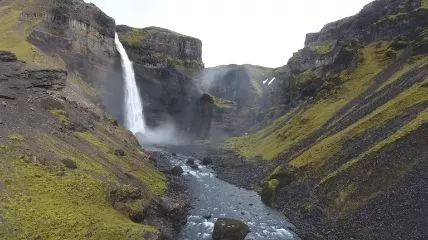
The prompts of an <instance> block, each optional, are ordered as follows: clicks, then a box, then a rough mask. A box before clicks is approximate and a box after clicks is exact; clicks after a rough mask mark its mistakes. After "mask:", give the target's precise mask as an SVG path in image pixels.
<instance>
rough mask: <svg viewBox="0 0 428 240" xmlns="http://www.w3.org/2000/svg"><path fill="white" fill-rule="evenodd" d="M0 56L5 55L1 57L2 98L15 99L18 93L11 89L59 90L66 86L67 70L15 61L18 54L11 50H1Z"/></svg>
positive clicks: (0, 96) (0, 92) (0, 91)
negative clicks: (45, 67) (40, 67)
mask: <svg viewBox="0 0 428 240" xmlns="http://www.w3.org/2000/svg"><path fill="white" fill-rule="evenodd" d="M0 56H3V57H2V58H0V62H2V71H0V81H1V82H2V85H1V86H2V88H1V89H0V98H4V99H11V100H13V99H15V98H16V94H15V93H13V92H12V91H11V90H10V89H23V88H40V89H44V90H55V91H59V90H62V89H63V88H64V87H65V83H66V80H67V71H65V70H54V69H37V68H36V67H32V66H28V65H25V64H24V63H22V62H20V61H17V60H15V61H13V59H16V56H15V55H14V54H13V53H10V52H5V51H0ZM2 79H4V82H3V81H2ZM14 80H15V81H14Z"/></svg>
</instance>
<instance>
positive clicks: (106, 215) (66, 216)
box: [0, 133, 166, 239]
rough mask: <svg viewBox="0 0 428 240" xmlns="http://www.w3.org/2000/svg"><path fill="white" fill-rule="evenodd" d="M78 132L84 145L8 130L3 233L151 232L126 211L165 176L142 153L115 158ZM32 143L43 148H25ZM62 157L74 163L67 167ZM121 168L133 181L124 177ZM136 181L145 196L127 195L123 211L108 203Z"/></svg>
mask: <svg viewBox="0 0 428 240" xmlns="http://www.w3.org/2000/svg"><path fill="white" fill-rule="evenodd" d="M78 136H81V137H82V138H83V139H85V141H88V142H87V144H88V146H87V148H85V147H83V146H82V145H81V144H82V142H79V141H78V142H75V143H73V144H69V143H66V142H64V141H63V140H61V139H59V138H56V137H53V136H49V135H47V134H44V133H32V134H29V135H22V134H11V135H10V138H9V139H10V140H9V141H8V142H7V143H4V144H2V145H1V147H0V162H1V164H0V165H1V167H0V181H1V182H2V184H3V185H2V188H1V189H0V190H1V192H2V194H1V196H2V197H1V198H0V206H1V207H0V216H2V218H3V219H4V220H5V221H6V224H5V225H4V226H2V229H1V230H2V234H4V236H7V239H144V236H145V234H147V233H150V232H156V230H155V229H153V228H152V227H150V226H147V225H142V224H138V223H134V222H132V221H131V220H130V219H129V218H128V216H127V214H132V211H142V210H143V209H144V207H145V206H146V205H147V204H148V203H149V202H150V199H152V198H154V197H156V196H159V195H161V194H163V193H164V191H165V189H166V182H165V178H164V177H163V176H162V175H160V174H159V173H158V172H156V171H155V169H154V168H153V167H152V166H150V164H149V163H148V162H147V160H146V161H144V160H143V161H142V160H141V158H144V155H140V156H139V157H140V159H137V158H135V156H129V157H126V156H125V157H123V158H120V157H117V156H114V155H113V154H112V153H110V151H111V148H112V147H113V146H111V145H109V144H107V143H104V142H103V141H101V140H100V139H99V138H98V137H96V136H95V135H92V134H91V133H78ZM74 144H78V145H77V146H73V145H74ZM83 144H85V143H84V142H83ZM91 147H96V148H98V151H97V150H95V151H94V149H93V148H91ZM36 148H39V151H41V152H43V151H45V152H46V153H45V154H42V153H40V152H39V153H32V152H31V153H30V152H28V151H27V150H25V149H36ZM82 149H87V150H84V151H82ZM91 152H92V153H93V154H91ZM100 154H102V155H101V156H100ZM130 154H132V155H133V154H134V153H130ZM135 154H136V153H135ZM62 159H69V160H71V161H73V162H75V163H76V165H77V168H76V169H73V170H70V169H67V168H66V167H65V166H64V165H63V164H62V163H61V161H60V160H62ZM125 173H126V174H127V175H128V177H129V176H135V177H136V178H137V179H138V180H135V181H137V183H136V182H135V181H134V182H129V183H127V181H126V180H124V179H125V177H124V175H123V174H125ZM138 182H140V183H138ZM133 186H134V187H133ZM138 186H145V189H144V192H145V193H144V195H145V196H144V197H140V198H136V199H131V200H130V201H129V202H127V203H126V204H125V208H122V209H120V210H123V211H118V209H115V208H114V207H113V206H112V204H113V203H112V202H111V201H109V195H110V193H111V191H112V190H120V189H126V188H131V189H132V188H135V187H137V188H138ZM124 211H125V212H124Z"/></svg>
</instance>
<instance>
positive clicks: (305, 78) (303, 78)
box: [296, 69, 321, 86]
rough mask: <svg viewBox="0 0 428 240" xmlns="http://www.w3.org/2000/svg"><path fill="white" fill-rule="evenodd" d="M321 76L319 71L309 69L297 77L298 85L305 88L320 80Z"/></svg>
mask: <svg viewBox="0 0 428 240" xmlns="http://www.w3.org/2000/svg"><path fill="white" fill-rule="evenodd" d="M320 77H321V75H320V72H319V71H318V70H313V69H308V70H306V71H305V72H303V73H301V74H299V75H297V77H296V85H297V86H303V85H306V84H308V83H310V82H312V81H315V80H317V79H320Z"/></svg>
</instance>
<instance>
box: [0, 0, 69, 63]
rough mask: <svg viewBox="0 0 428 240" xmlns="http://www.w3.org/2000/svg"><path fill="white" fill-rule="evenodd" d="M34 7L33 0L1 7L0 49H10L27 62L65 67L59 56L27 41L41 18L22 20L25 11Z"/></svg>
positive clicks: (9, 3)
mask: <svg viewBox="0 0 428 240" xmlns="http://www.w3.org/2000/svg"><path fill="white" fill-rule="evenodd" d="M31 7H32V1H31V0H18V1H10V2H8V3H5V6H3V7H2V8H0V33H1V34H0V49H1V50H6V51H10V52H13V53H15V54H16V56H17V57H18V58H19V59H20V60H23V61H25V62H28V63H33V64H37V65H43V66H49V67H64V66H65V63H64V61H63V60H62V59H61V58H59V57H58V56H50V55H47V54H44V53H43V52H42V51H41V50H40V49H38V48H37V47H35V46H33V45H32V44H30V43H29V42H28V41H27V38H28V36H29V35H30V33H31V31H32V30H33V29H34V27H35V26H37V25H38V24H40V23H41V22H42V19H41V18H35V19H32V20H31V21H20V16H21V14H22V12H23V11H26V10H27V9H30V8H31Z"/></svg>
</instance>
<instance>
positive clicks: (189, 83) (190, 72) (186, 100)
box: [117, 26, 212, 138]
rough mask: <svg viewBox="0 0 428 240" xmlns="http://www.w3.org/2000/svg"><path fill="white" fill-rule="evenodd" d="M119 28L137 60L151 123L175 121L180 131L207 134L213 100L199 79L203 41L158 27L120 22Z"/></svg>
mask: <svg viewBox="0 0 428 240" xmlns="http://www.w3.org/2000/svg"><path fill="white" fill-rule="evenodd" d="M117 32H118V35H119V39H120V40H121V42H122V43H123V45H124V47H125V49H126V51H127V53H128V55H129V57H130V59H131V60H132V61H133V62H134V70H135V74H136V80H137V84H138V86H139V88H140V92H141V96H142V98H143V102H144V111H145V115H146V122H147V123H148V125H149V126H151V127H158V126H159V125H162V124H164V123H165V122H167V123H173V124H174V125H175V127H176V128H177V129H178V130H179V132H180V133H181V134H185V135H187V136H189V137H190V138H205V137H206V136H207V135H208V132H209V129H210V124H211V111H212V110H211V105H212V103H211V102H210V101H209V99H206V98H204V95H203V92H202V91H201V90H200V88H199V83H198V81H197V77H198V76H199V75H200V74H201V72H202V70H203V67H204V65H203V62H202V59H201V57H202V56H201V54H202V43H201V41H200V40H198V39H195V38H192V37H188V36H184V35H181V34H179V33H175V32H172V31H170V30H167V29H162V28H157V27H149V28H144V29H135V28H130V27H128V26H118V27H117Z"/></svg>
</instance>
